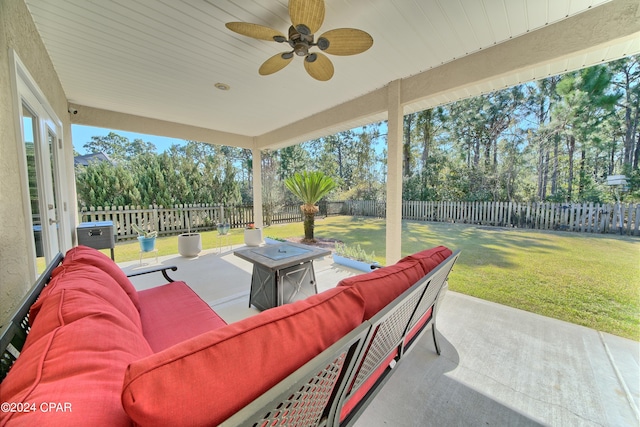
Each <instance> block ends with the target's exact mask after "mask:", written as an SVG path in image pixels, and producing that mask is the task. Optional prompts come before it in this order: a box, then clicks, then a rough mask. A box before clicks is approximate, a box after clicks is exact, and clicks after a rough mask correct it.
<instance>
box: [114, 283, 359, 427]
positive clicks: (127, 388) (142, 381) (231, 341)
mask: <svg viewBox="0 0 640 427" xmlns="http://www.w3.org/2000/svg"><path fill="white" fill-rule="evenodd" d="M362 314H363V301H362V297H361V296H360V295H359V294H358V292H357V291H355V290H354V289H350V288H334V289H331V290H328V291H325V292H323V293H321V294H318V295H314V296H312V297H309V298H307V299H306V300H303V301H298V302H296V303H293V304H287V305H284V306H280V307H276V308H273V309H270V310H266V311H263V312H262V313H260V314H258V315H256V316H253V317H250V318H247V319H244V320H242V321H240V322H236V323H233V324H231V325H228V326H225V327H223V328H220V329H217V330H215V331H211V332H207V333H204V334H202V335H200V336H198V337H195V338H193V339H191V340H188V341H185V342H183V343H181V344H178V345H175V346H173V347H170V348H168V349H166V350H164V351H162V352H160V353H157V354H154V355H152V356H149V357H147V358H145V359H143V360H139V361H136V362H133V363H131V365H130V366H129V368H128V369H127V372H126V375H125V380H124V388H123V391H122V402H123V405H124V408H125V411H126V412H127V414H128V415H129V416H130V417H131V419H132V420H133V422H134V423H135V424H137V425H172V426H185V425H218V424H220V423H221V422H223V421H224V420H226V419H227V418H229V417H230V416H231V415H233V414H234V413H236V412H237V411H239V410H240V409H242V408H243V407H244V406H246V405H247V404H248V403H250V402H251V401H253V400H254V399H256V398H257V397H258V396H260V395H261V394H262V393H264V392H266V391H267V390H268V389H270V388H271V387H273V386H274V385H275V384H277V383H278V382H280V381H281V380H283V379H284V378H285V377H286V376H287V375H289V374H291V373H292V372H294V371H295V370H296V369H298V368H299V367H301V366H302V365H304V364H305V363H306V362H307V361H309V360H311V359H312V358H313V357H315V356H316V355H318V354H319V353H321V352H322V351H323V350H325V349H326V348H328V347H329V346H331V345H332V344H334V343H335V342H336V341H338V340H339V339H340V338H342V337H343V336H344V335H346V334H347V333H348V332H350V331H351V330H353V329H354V328H355V327H357V326H358V325H360V324H361V323H362Z"/></svg>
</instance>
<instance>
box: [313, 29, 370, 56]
mask: <svg viewBox="0 0 640 427" xmlns="http://www.w3.org/2000/svg"><path fill="white" fill-rule="evenodd" d="M321 38H324V39H327V40H328V41H329V47H328V48H326V49H324V50H323V52H325V53H330V54H331V55H344V56H346V55H356V54H358V53H362V52H364V51H365V50H367V49H369V48H370V47H371V46H373V38H372V37H371V36H370V35H369V33H367V32H365V31H362V30H357V29H355V28H338V29H335V30H330V31H327V32H326V33H324V34H322V35H321V36H320V37H318V40H320V39H321ZM319 45H320V43H319Z"/></svg>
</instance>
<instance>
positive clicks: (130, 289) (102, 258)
mask: <svg viewBox="0 0 640 427" xmlns="http://www.w3.org/2000/svg"><path fill="white" fill-rule="evenodd" d="M74 263H80V264H86V265H93V266H95V267H98V268H99V269H101V270H102V271H104V272H105V273H107V274H108V275H109V276H111V277H112V278H113V279H114V280H115V281H116V282H117V283H118V284H119V285H120V287H122V289H123V290H124V291H125V292H126V293H127V295H128V296H129V298H131V301H132V302H133V304H134V305H135V306H136V308H138V309H140V305H139V303H138V292H137V291H136V288H135V287H134V286H133V283H131V280H129V278H128V277H127V275H126V274H125V273H124V271H122V269H121V268H120V267H118V265H117V264H116V263H115V262H113V260H112V259H111V258H109V257H108V256H106V255H105V254H103V253H102V252H100V251H98V250H96V249H93V248H89V247H87V246H76V247H75V248H72V249H70V250H69V251H67V253H66V255H65V256H64V260H63V261H62V266H63V267H65V266H69V265H70V264H74Z"/></svg>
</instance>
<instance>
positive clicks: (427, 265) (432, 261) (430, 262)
mask: <svg viewBox="0 0 640 427" xmlns="http://www.w3.org/2000/svg"><path fill="white" fill-rule="evenodd" d="M451 254H453V252H452V251H451V249H449V248H447V247H446V246H436V247H435V248H431V249H425V250H424V251H420V252H416V253H415V254H413V255H409V256H406V257H404V258H402V259H401V260H400V261H399V262H402V261H418V262H419V263H420V265H422V268H423V269H424V274H425V275H427V274H428V273H429V272H430V271H431V270H433V269H434V268H436V267H437V266H438V264H440V263H441V262H442V261H444V260H445V259H447V258H449V257H450V256H451Z"/></svg>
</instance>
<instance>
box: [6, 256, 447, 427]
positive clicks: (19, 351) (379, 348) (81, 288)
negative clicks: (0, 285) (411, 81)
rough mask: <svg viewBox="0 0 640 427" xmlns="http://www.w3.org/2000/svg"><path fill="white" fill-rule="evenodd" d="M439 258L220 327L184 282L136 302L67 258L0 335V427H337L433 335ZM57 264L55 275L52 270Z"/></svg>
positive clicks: (110, 276) (442, 265)
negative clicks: (410, 351)
mask: <svg viewBox="0 0 640 427" xmlns="http://www.w3.org/2000/svg"><path fill="white" fill-rule="evenodd" d="M458 256H459V251H456V252H455V253H452V251H451V250H450V249H448V248H446V247H443V246H439V247H436V248H433V249H429V250H425V251H422V252H419V253H416V254H414V255H411V256H408V257H405V258H403V259H402V260H400V261H399V262H398V263H396V264H394V265H392V266H388V267H383V268H380V269H378V270H375V271H372V272H371V273H366V274H361V275H358V276H353V277H350V278H347V279H344V280H342V281H341V282H340V283H339V284H338V285H337V286H336V287H335V288H333V289H330V290H327V291H325V292H322V293H320V294H318V295H314V296H311V297H309V298H307V299H305V300H303V301H298V302H295V303H292V304H287V305H284V306H281V307H276V308H272V309H269V310H265V311H263V312H261V313H259V314H257V315H255V316H253V317H249V318H247V319H244V320H241V321H239V322H235V323H232V324H226V323H225V322H224V320H223V319H222V318H220V317H219V316H218V315H217V314H216V313H215V312H214V311H213V310H211V308H210V307H209V306H208V305H207V304H206V303H205V302H204V301H202V300H201V299H200V297H198V295H196V294H195V293H194V292H193V291H192V290H191V289H190V288H189V287H188V286H187V284H185V283H184V282H178V281H171V279H170V278H169V276H168V275H167V270H168V269H169V268H159V269H156V270H155V271H159V272H161V273H162V274H163V275H164V276H165V277H166V278H167V280H169V283H167V284H165V285H162V286H158V287H155V288H151V289H148V290H144V291H139V292H138V291H136V290H135V288H134V287H133V285H132V284H131V282H130V280H129V278H128V277H127V276H126V275H125V274H124V273H123V272H122V270H121V269H120V268H119V267H118V266H117V265H116V264H115V263H114V262H113V261H112V260H111V259H109V258H108V257H107V256H105V255H103V254H102V253H101V252H99V251H96V250H94V249H90V248H87V247H83V246H78V247H76V248H73V249H71V250H70V251H68V252H67V254H66V255H65V256H64V258H63V257H62V255H59V257H58V258H57V259H56V260H55V261H54V262H53V263H52V264H51V265H50V266H48V268H47V271H46V272H45V274H43V276H42V278H41V280H39V281H38V282H37V283H36V284H35V286H34V288H33V289H32V290H31V292H30V293H29V294H28V295H27V296H26V297H25V300H24V302H23V304H22V305H21V306H20V308H19V310H18V312H17V313H16V315H15V316H14V318H13V321H12V322H10V323H8V324H6V325H3V326H2V330H1V333H2V335H1V336H0V345H1V347H0V349H1V350H2V351H3V354H2V359H1V360H0V379H3V380H2V382H1V383H0V402H2V403H3V408H2V409H3V410H2V411H1V412H0V426H5V425H6V426H34V425H47V426H57V425H59V426H75V425H77V426H80V425H82V426H85V425H92V426H130V425H138V426H162V425H167V426H196V425H203V426H204V425H226V426H240V425H242V426H244V425H246V426H266V425H269V426H272V425H291V426H293V425H296V426H317V425H326V426H338V425H340V426H342V425H349V424H351V423H353V422H354V421H355V419H357V417H358V415H359V414H360V413H361V412H362V410H364V408H366V405H367V404H368V402H369V401H370V400H371V398H372V397H373V396H374V395H375V394H376V393H377V392H378V391H379V390H380V388H381V386H382V385H383V384H384V382H385V381H386V379H388V376H389V374H391V373H392V372H393V370H392V368H393V367H394V365H395V364H396V363H401V361H402V358H403V356H404V355H405V354H406V352H407V350H408V349H409V348H411V345H412V344H413V342H415V340H416V339H417V338H418V337H419V336H420V335H421V333H422V332H423V331H425V330H426V329H428V328H427V326H428V325H429V324H432V325H433V327H432V336H433V340H434V345H435V350H436V351H437V352H438V354H439V347H438V342H437V335H436V329H435V318H436V316H435V314H436V310H435V304H436V303H437V301H438V296H439V294H440V293H441V290H442V289H443V287H444V286H446V281H447V277H448V274H449V272H450V271H451V268H452V267H453V264H454V263H455V261H456V259H457V257H458ZM58 264H59V265H58Z"/></svg>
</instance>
